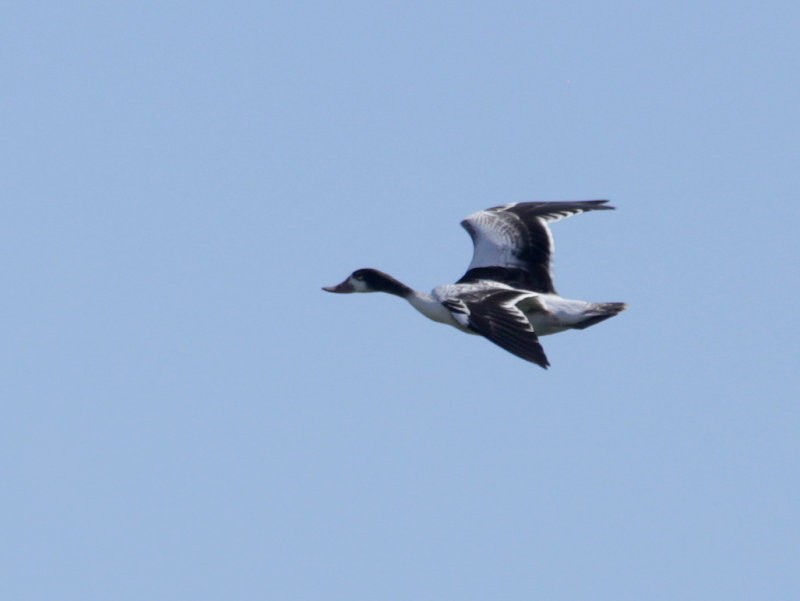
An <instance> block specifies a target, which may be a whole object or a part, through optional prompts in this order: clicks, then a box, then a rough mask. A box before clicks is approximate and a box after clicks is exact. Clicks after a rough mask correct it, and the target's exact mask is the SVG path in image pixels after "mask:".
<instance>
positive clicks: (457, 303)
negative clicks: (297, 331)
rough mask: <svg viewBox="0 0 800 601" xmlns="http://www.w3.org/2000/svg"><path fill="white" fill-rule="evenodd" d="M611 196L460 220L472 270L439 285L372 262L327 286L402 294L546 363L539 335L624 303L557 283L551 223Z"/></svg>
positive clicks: (436, 316)
mask: <svg viewBox="0 0 800 601" xmlns="http://www.w3.org/2000/svg"><path fill="white" fill-rule="evenodd" d="M607 202H608V201H607V200H581V201H564V202H519V203H512V204H505V205H501V206H498V207H492V208H490V209H486V210H484V211H478V212H477V213H474V214H472V215H470V216H469V217H467V218H466V219H464V220H463V221H462V222H461V225H462V227H464V229H466V230H467V233H469V235H470V237H471V238H472V244H473V246H474V249H473V253H472V262H471V263H470V264H469V267H467V272H466V273H465V274H464V275H463V276H462V277H461V279H460V280H458V281H457V282H456V283H455V284H445V285H443V286H437V287H436V288H434V289H433V290H432V291H431V293H430V294H426V293H424V292H418V291H416V290H413V289H411V288H409V287H408V286H406V285H405V284H403V283H401V282H399V281H397V280H396V279H394V278H393V277H392V276H390V275H388V274H386V273H383V272H382V271H378V270H377V269H369V268H367V269H358V270H356V271H354V272H353V273H352V274H351V275H350V276H348V278H347V279H346V280H345V281H343V282H342V283H341V284H338V285H336V286H326V287H323V290H326V291H328V292H337V293H350V292H387V293H389V294H393V295H395V296H399V297H401V298H404V299H405V300H407V301H408V302H409V303H410V304H411V306H412V307H414V308H415V309H416V310H417V311H419V312H420V313H422V314H423V315H425V316H426V317H428V318H430V319H432V320H433V321H438V322H440V323H445V324H447V325H450V326H453V327H455V328H457V329H459V330H461V331H463V332H467V333H470V334H479V335H481V336H483V337H484V338H487V339H489V340H490V341H491V342H493V343H495V344H496V345H498V346H499V347H501V348H504V349H505V350H507V351H508V352H510V353H513V354H514V355H516V356H518V357H521V358H522V359H525V360H526V361H531V362H532V363H536V364H537V365H540V366H541V367H543V368H545V369H546V368H547V367H548V365H550V362H549V361H548V360H547V356H546V355H545V352H544V349H543V348H542V345H541V344H540V343H539V337H540V336H547V335H549V334H556V333H558V332H563V331H564V330H570V329H571V330H583V329H585V328H588V327H589V326H593V325H595V324H596V323H600V322H601V321H603V320H606V319H608V318H609V317H613V316H614V315H617V314H618V313H620V312H621V311H623V310H625V309H626V308H627V305H626V304H625V303H592V302H586V301H581V300H570V299H566V298H562V297H561V296H559V295H558V293H557V292H556V289H555V287H554V286H553V274H552V259H553V236H552V234H551V233H550V228H549V227H548V226H549V224H550V223H553V222H555V221H559V220H560V219H564V218H566V217H570V216H572V215H578V214H580V213H585V212H587V211H599V210H609V209H613V208H614V207H612V206H610V205H608V204H606V203H607Z"/></svg>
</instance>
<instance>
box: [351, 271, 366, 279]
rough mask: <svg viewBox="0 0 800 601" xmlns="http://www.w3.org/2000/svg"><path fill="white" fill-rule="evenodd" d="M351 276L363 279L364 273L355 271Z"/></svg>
mask: <svg viewBox="0 0 800 601" xmlns="http://www.w3.org/2000/svg"><path fill="white" fill-rule="evenodd" d="M353 277H354V278H355V279H357V280H363V279H364V274H363V273H359V272H356V273H354V274H353Z"/></svg>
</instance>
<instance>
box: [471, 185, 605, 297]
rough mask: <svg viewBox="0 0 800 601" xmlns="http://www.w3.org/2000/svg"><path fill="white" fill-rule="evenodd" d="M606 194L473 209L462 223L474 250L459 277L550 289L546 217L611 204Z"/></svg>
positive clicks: (550, 245)
mask: <svg viewBox="0 0 800 601" xmlns="http://www.w3.org/2000/svg"><path fill="white" fill-rule="evenodd" d="M607 202H608V201H607V200H578V201H571V202H570V201H565V202H518V203H514V204H507V205H502V206H499V207H492V208H491V209H486V210H484V211H478V212H477V213H474V214H472V215H470V216H469V217H467V218H466V219H464V221H462V222H461V225H462V226H463V227H464V229H466V230H467V232H468V233H469V235H470V237H471V238H472V244H473V245H474V247H475V248H474V250H473V253H472V261H471V262H470V264H469V267H468V268H467V272H466V273H465V274H464V276H463V277H462V278H461V279H460V280H459V281H458V282H459V283H469V282H475V281H477V280H494V281H498V282H502V283H504V284H508V285H509V286H513V287H514V288H519V289H523V290H531V291H533V292H548V293H555V287H554V286H553V277H552V273H551V265H552V260H553V236H552V235H551V234H550V229H549V228H548V226H547V225H548V223H553V222H555V221H558V220H560V219H564V218H565V217H569V216H571V215H577V214H579V213H584V212H586V211H596V210H601V209H613V208H614V207H612V206H608V205H606V204H605V203H607Z"/></svg>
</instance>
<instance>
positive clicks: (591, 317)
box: [572, 303, 628, 330]
mask: <svg viewBox="0 0 800 601" xmlns="http://www.w3.org/2000/svg"><path fill="white" fill-rule="evenodd" d="M627 308H628V305H627V304H626V303H595V304H593V305H592V306H591V308H590V309H589V311H587V312H586V319H584V320H582V321H579V322H578V323H576V324H575V325H574V326H572V327H573V328H575V329H576V330H585V329H586V328H588V327H589V326H593V325H595V324H597V323H600V322H601V321H605V320H606V319H608V318H609V317H614V316H615V315H617V314H619V313H622V312H623V311H624V310H625V309H627Z"/></svg>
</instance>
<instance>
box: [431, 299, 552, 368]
mask: <svg viewBox="0 0 800 601" xmlns="http://www.w3.org/2000/svg"><path fill="white" fill-rule="evenodd" d="M524 297H525V295H520V293H519V292H516V291H514V290H483V291H478V292H474V293H470V294H466V295H463V296H461V297H459V298H458V299H448V300H445V301H443V302H442V304H443V305H444V306H445V307H447V309H449V310H450V312H451V313H452V314H453V317H455V318H456V319H457V320H458V321H459V322H460V323H462V324H463V325H465V326H466V327H468V328H469V329H470V330H472V331H473V332H475V333H476V334H480V335H481V336H483V337H484V338H487V339H489V340H491V341H492V342H494V343H495V344H496V345H497V346H499V347H502V348H504V349H505V350H507V351H508V352H510V353H513V354H515V355H516V356H517V357H521V358H522V359H525V360H526V361H531V362H532V363H536V364H537V365H540V366H542V367H544V368H545V369H547V366H548V365H550V362H549V361H548V360H547V356H546V355H545V354H544V349H543V348H542V345H541V344H539V337H538V336H537V335H536V332H534V331H533V326H531V324H530V322H529V321H528V320H527V319H526V317H525V315H524V314H523V312H522V311H521V310H520V309H519V308H518V307H517V305H516V303H518V302H519V301H520V300H522V299H523V298H524Z"/></svg>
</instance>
